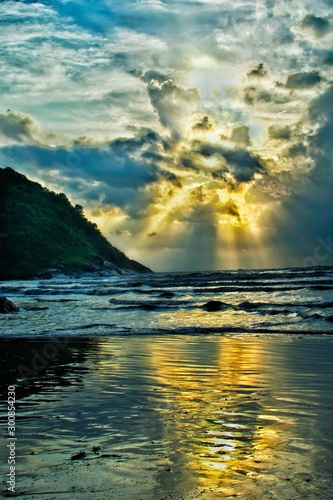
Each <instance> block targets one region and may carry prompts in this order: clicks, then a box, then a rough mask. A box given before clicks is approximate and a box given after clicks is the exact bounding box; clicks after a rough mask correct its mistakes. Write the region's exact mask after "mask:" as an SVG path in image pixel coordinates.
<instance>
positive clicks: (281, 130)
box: [268, 125, 292, 141]
mask: <svg viewBox="0 0 333 500" xmlns="http://www.w3.org/2000/svg"><path fill="white" fill-rule="evenodd" d="M291 136H292V133H291V128H290V127H289V125H285V126H282V127H280V126H279V125H270V126H269V127H268V137H269V139H277V140H281V141H289V140H290V139H291Z"/></svg>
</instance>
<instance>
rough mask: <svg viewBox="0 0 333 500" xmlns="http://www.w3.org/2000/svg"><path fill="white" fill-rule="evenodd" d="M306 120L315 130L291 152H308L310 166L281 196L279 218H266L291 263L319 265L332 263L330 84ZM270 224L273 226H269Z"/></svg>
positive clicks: (332, 95) (332, 126) (332, 89)
mask: <svg viewBox="0 0 333 500" xmlns="http://www.w3.org/2000/svg"><path fill="white" fill-rule="evenodd" d="M309 118H310V123H311V124H312V125H315V127H316V131H315V133H314V134H313V135H312V136H311V137H310V141H309V142H310V144H309V146H308V148H307V151H305V146H304V144H296V145H295V146H291V148H290V149H292V148H293V147H294V148H296V149H295V151H293V154H304V153H305V152H306V154H309V155H310V157H311V159H312V161H313V163H314V168H313V169H312V170H311V172H310V173H309V175H308V178H307V182H303V183H302V185H298V186H297V188H298V189H297V190H295V192H294V193H293V194H291V196H289V197H288V198H287V199H285V200H284V202H283V204H282V206H281V209H282V213H283V214H284V217H283V219H281V220H276V219H274V221H272V220H271V221H270V222H269V224H270V225H271V226H272V225H273V224H274V225H275V236H276V238H277V239H278V240H279V241H280V242H282V243H283V244H285V245H286V246H288V247H289V254H290V255H291V256H293V258H294V261H292V262H291V263H292V264H293V263H297V262H298V263H299V262H301V263H302V262H303V265H321V264H326V265H328V264H332V263H333V247H332V244H331V243H330V242H332V237H333V223H332V213H333V196H332V192H333V170H332V165H333V143H332V130H333V86H330V87H329V88H328V89H327V90H326V91H325V92H324V93H322V94H321V95H320V96H319V97H318V98H316V99H314V100H313V102H312V103H311V105H310V108H309ZM272 227H273V226H272Z"/></svg>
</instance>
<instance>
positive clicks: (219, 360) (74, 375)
mask: <svg viewBox="0 0 333 500" xmlns="http://www.w3.org/2000/svg"><path fill="white" fill-rule="evenodd" d="M56 340H57V339H56V338H55V337H52V338H44V339H24V338H21V339H16V340H11V339H9V338H7V339H4V340H3V346H4V349H3V352H4V359H3V362H2V365H1V372H2V374H1V380H2V388H3V390H2V392H3V396H2V398H3V399H5V398H6V391H7V387H8V385H15V387H16V437H17V441H16V458H17V463H16V494H18V495H19V496H22V497H23V498H27V499H37V498H38V499H40V498H47V499H50V500H51V499H58V498H64V499H72V498H73V499H76V498H77V499H87V500H88V499H91V498H96V499H107V498H112V499H133V500H134V499H135V500H137V499H140V498H142V499H144V500H146V499H152V500H155V499H167V498H168V499H169V498H170V499H191V498H204V499H216V498H234V497H237V498H238V497H239V498H244V499H257V498H267V499H273V498H274V499H275V498H276V499H289V498H290V499H291V498H292V499H298V498H299V499H301V498H307V499H312V498H313V499H314V498H316V499H319V498H325V499H330V498H333V493H332V484H333V457H332V449H333V431H332V427H331V422H332V413H333V409H332V408H333V394H332V383H333V368H332V363H331V360H332V354H333V339H332V338H331V337H330V336H329V335H302V334H295V335H283V334H267V335H253V334H251V335H250V334H243V335H240V334H229V335H228V334H226V335H176V334H175V335H165V336H151V335H145V336H135V335H133V336H132V335H130V336H125V337H121V336H114V337H108V338H106V337H86V338H73V337H66V338H62V339H58V341H59V342H60V343H58V344H57V343H56ZM52 345H53V349H52V348H51V347H50V346H52ZM46 346H48V347H46ZM54 346H57V347H56V348H55V347H54ZM51 352H53V355H51ZM46 356H48V358H49V359H46ZM43 360H44V361H43ZM32 365H34V369H35V374H31V373H29V371H28V369H32ZM18 367H20V370H19V371H20V373H21V377H20V376H19V377H17V373H18ZM24 368H26V371H25V372H24ZM3 410H5V408H4V407H3ZM1 418H2V420H5V418H6V412H5V411H2V416H1ZM93 447H95V448H94V450H93ZM81 451H82V452H85V456H83V455H84V454H81V455H82V457H81V458H77V459H71V457H73V456H74V458H75V455H77V454H78V453H80V452H81ZM7 454H8V448H6V446H4V445H3V446H2V447H1V464H2V467H1V473H2V477H5V475H6V474H7V473H8V470H7V469H8V467H9V465H8V464H7ZM2 486H3V487H2V495H3V496H6V495H8V491H6V488H5V485H4V483H3V485H2Z"/></svg>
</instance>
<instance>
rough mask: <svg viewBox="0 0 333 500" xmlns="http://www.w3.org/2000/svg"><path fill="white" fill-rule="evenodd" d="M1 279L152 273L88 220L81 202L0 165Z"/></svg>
mask: <svg viewBox="0 0 333 500" xmlns="http://www.w3.org/2000/svg"><path fill="white" fill-rule="evenodd" d="M0 237H1V238H0V280H10V279H31V278H34V277H40V278H52V277H55V276H61V275H69V276H82V275H84V274H87V275H90V274H96V275H98V276H109V275H118V274H126V273H129V272H135V273H149V272H152V271H151V270H150V269H148V268H147V267H145V266H143V265H142V264H140V263H138V262H136V261H134V260H131V259H129V258H128V257H127V256H126V255H125V254H124V253H123V252H121V251H120V250H118V249H117V248H115V247H114V246H113V245H111V243H109V241H108V240H107V239H106V238H105V237H104V236H103V235H102V233H101V232H100V230H99V229H98V227H97V225H96V224H94V223H92V222H90V221H88V220H87V219H86V217H85V216H84V213H83V207H82V206H81V205H75V206H73V205H72V204H71V203H70V201H69V200H68V198H67V196H66V195H65V194H64V193H59V194H57V193H54V192H53V191H50V190H49V189H47V188H45V187H43V186H41V185H40V184H38V183H37V182H32V181H30V180H29V179H28V178H27V177H25V176H24V175H22V174H20V173H18V172H16V171H15V170H13V169H12V168H8V167H7V168H0Z"/></svg>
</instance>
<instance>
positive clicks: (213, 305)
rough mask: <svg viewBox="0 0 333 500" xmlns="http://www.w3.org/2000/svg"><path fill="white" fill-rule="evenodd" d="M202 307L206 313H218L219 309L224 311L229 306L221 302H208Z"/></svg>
mask: <svg viewBox="0 0 333 500" xmlns="http://www.w3.org/2000/svg"><path fill="white" fill-rule="evenodd" d="M202 307H203V308H204V309H206V311H209V312H215V311H220V310H221V309H226V308H228V307H229V306H228V304H226V303H225V302H221V301H220V300H210V301H209V302H207V303H206V304H204V305H203V306H202Z"/></svg>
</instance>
